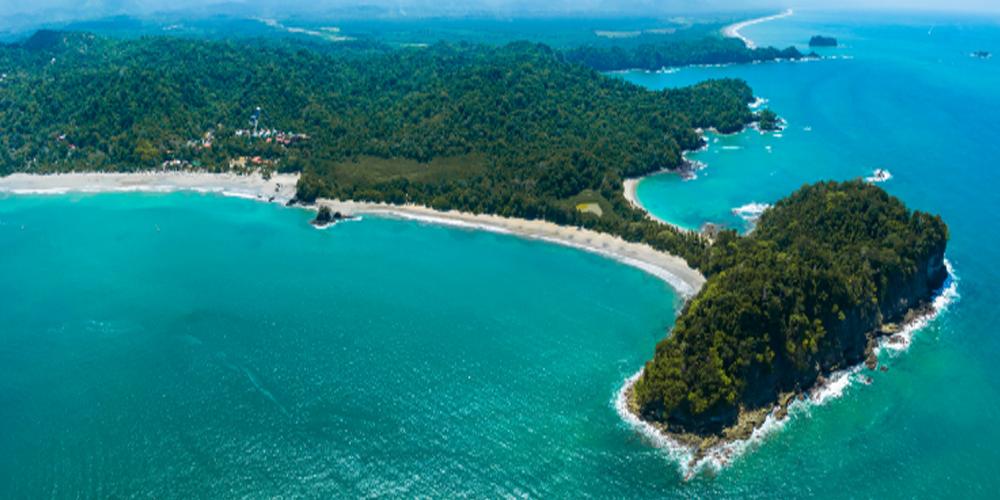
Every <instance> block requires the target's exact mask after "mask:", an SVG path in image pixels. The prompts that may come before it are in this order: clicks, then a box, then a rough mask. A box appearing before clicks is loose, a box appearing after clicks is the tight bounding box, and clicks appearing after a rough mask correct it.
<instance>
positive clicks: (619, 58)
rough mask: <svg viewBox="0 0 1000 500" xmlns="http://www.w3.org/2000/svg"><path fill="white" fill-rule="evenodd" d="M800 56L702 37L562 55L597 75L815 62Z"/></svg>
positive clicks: (791, 49) (793, 51) (589, 48)
mask: <svg viewBox="0 0 1000 500" xmlns="http://www.w3.org/2000/svg"><path fill="white" fill-rule="evenodd" d="M818 57H819V56H818V55H816V54H815V53H809V54H803V53H802V52H799V50H798V49H796V48H795V47H788V48H786V49H783V50H779V49H776V48H774V47H761V48H756V49H751V48H748V47H747V46H746V44H745V43H744V42H743V40H740V39H739V38H716V37H704V38H699V39H697V40H685V41H678V42H673V43H666V44H643V45H639V46H637V47H632V48H623V47H597V46H581V47H576V48H573V49H569V50H567V51H566V60H567V61H571V62H578V63H581V64H585V65H587V66H589V67H591V68H594V69H596V70H598V71H624V70H629V69H644V70H647V71H657V70H660V69H663V68H667V67H677V66H691V65H697V64H737V63H744V64H745V63H752V62H761V61H774V60H776V59H791V60H796V59H806V58H818Z"/></svg>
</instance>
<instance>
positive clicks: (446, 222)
mask: <svg viewBox="0 0 1000 500" xmlns="http://www.w3.org/2000/svg"><path fill="white" fill-rule="evenodd" d="M367 213H384V214H390V215H394V216H396V217H400V218H403V219H409V220H415V221H418V222H426V223H429V224H434V225H438V226H454V227H461V228H466V229H476V230H479V231H489V232H491V233H500V234H514V232H513V231H509V230H507V229H504V228H502V227H497V226H491V225H489V224H477V223H475V222H466V221H463V220H455V219H449V218H447V217H434V216H433V215H415V214H409V213H405V212H396V211H393V210H379V211H370V212H367Z"/></svg>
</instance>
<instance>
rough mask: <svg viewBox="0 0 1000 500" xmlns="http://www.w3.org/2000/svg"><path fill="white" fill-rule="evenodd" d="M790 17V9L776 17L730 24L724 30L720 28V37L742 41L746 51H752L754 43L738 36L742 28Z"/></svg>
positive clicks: (754, 46)
mask: <svg viewBox="0 0 1000 500" xmlns="http://www.w3.org/2000/svg"><path fill="white" fill-rule="evenodd" d="M790 15H792V9H788V10H786V11H784V12H782V13H781V14H776V15H773V16H767V17H759V18H757V19H751V20H749V21H743V22H739V23H735V24H730V25H729V26H726V27H725V28H722V35H723V36H726V37H729V38H739V39H740V40H743V43H745V44H746V45H747V48H748V49H753V48H756V47H757V45H756V44H755V43H753V41H752V40H750V39H749V38H746V37H744V36H743V35H740V33H739V31H740V30H741V29H743V28H745V27H747V26H750V25H751V24H757V23H763V22H765V21H772V20H774V19H780V18H782V17H788V16H790Z"/></svg>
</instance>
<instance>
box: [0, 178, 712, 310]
mask: <svg viewBox="0 0 1000 500" xmlns="http://www.w3.org/2000/svg"><path fill="white" fill-rule="evenodd" d="M298 178H299V176H298V174H276V175H274V176H271V177H270V178H269V179H264V178H263V177H261V175H260V174H251V175H236V174H231V173H229V174H212V173H207V172H149V171H147V172H141V173H103V172H102V173H66V174H51V175H37V174H13V175H10V176H8V177H0V195H3V194H4V193H10V194H15V195H17V194H21V195H30V194H67V193H102V192H111V193H114V192H153V193H169V192H177V191H193V192H198V193H218V194H222V195H224V196H234V197H239V198H246V199H250V200H256V201H263V202H274V203H281V204H285V203H287V202H288V201H290V200H292V199H294V197H295V185H296V183H297V182H298ZM317 203H318V205H326V206H328V207H330V209H331V210H333V211H335V212H341V213H342V214H349V215H354V214H371V215H376V216H385V217H396V218H405V219H411V220H418V221H423V222H427V223H431V224H437V225H446V226H457V227H466V228H470V229H478V230H485V231H491V232H497V233H504V234H512V235H515V236H519V237H523V238H527V239H534V240H541V241H545V242H548V243H555V244H559V245H563V246H569V247H573V248H577V249H580V250H584V251H587V252H590V253H595V254H598V255H601V256H603V257H607V258H610V259H613V260H616V261H618V262H621V263H623V264H626V265H629V266H632V267H635V268H637V269H640V270H642V271H645V272H647V273H649V274H651V275H653V276H656V277H657V278H659V279H662V280H663V281H665V282H667V283H668V284H669V285H670V286H671V287H673V288H674V289H675V290H677V291H678V292H679V293H680V294H682V295H685V296H689V297H690V296H693V295H695V294H697V293H698V291H699V290H701V287H702V285H703V284H704V283H705V277H704V276H702V275H701V273H699V272H698V271H696V270H694V269H692V268H691V267H689V266H688V265H687V262H685V261H684V259H682V258H680V257H677V256H674V255H671V254H668V253H665V252H660V251H658V250H655V249H653V247H651V246H649V245H645V244H641V243H631V242H627V241H625V240H623V239H621V238H619V237H617V236H612V235H610V234H605V233H598V232H596V231H591V230H588V229H583V228H576V227H572V226H560V225H558V224H555V223H552V222H545V221H540V220H527V219H513V218H510V219H509V218H505V217H501V216H498V215H486V214H472V213H466V212H456V211H449V212H439V211H437V210H434V209H431V208H428V207H422V206H416V205H387V204H384V203H371V202H356V201H335V200H318V201H317ZM318 205H317V206H318ZM306 208H314V207H306Z"/></svg>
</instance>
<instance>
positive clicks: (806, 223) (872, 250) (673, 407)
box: [635, 180, 948, 422]
mask: <svg viewBox="0 0 1000 500" xmlns="http://www.w3.org/2000/svg"><path fill="white" fill-rule="evenodd" d="M947 240H948V227H947V226H946V225H945V223H944V222H943V221H942V220H941V217H940V216H936V215H935V216H932V215H930V214H926V213H922V212H919V211H912V212H911V211H910V210H909V209H907V208H906V206H905V205H903V203H902V202H901V201H900V200H899V199H897V198H895V197H892V196H889V195H888V194H887V193H886V192H885V191H884V190H883V189H881V188H879V187H877V186H874V185H871V184H868V183H866V182H863V181H861V180H856V181H850V182H844V183H837V182H834V181H829V182H819V183H816V184H814V185H811V186H809V185H807V186H803V187H802V188H801V189H799V190H798V191H796V192H795V193H792V194H791V195H790V196H788V197H787V198H784V199H782V200H780V201H778V202H777V203H776V204H775V205H774V207H773V208H770V209H768V210H766V211H765V212H764V214H763V215H762V216H761V219H760V222H759V223H758V225H757V228H756V230H755V231H754V232H753V233H752V234H751V235H750V236H748V237H743V238H739V237H737V236H736V235H735V233H733V232H731V231H727V232H724V233H723V234H722V236H721V237H720V238H718V239H717V240H716V242H715V244H714V245H713V246H712V248H711V250H710V253H711V256H710V257H709V259H708V261H709V264H708V266H707V267H706V268H705V271H707V272H708V273H710V274H711V275H712V276H711V277H710V278H709V279H708V282H707V283H706V284H705V286H704V287H703V288H702V290H701V292H699V293H698V295H697V296H695V297H694V299H693V300H692V301H690V302H689V303H688V304H687V305H686V306H685V308H684V310H683V311H682V313H681V315H680V317H679V318H678V319H677V322H676V324H675V326H674V329H673V332H672V334H671V335H670V336H669V337H667V338H666V339H664V340H662V341H660V343H659V344H657V346H656V353H655V357H654V359H653V360H652V361H649V362H647V363H646V368H645V371H644V374H643V376H642V377H641V378H640V379H639V380H638V381H637V382H636V384H635V396H636V399H637V402H638V403H639V405H640V407H642V408H643V411H644V412H646V413H650V414H658V415H662V416H665V417H670V416H674V417H679V418H680V419H681V420H686V421H694V422H704V421H707V420H709V419H710V418H712V417H713V416H716V415H718V414H720V413H724V410H725V409H726V408H732V407H734V406H735V405H737V404H740V403H743V402H744V395H745V391H746V390H747V388H748V384H750V383H751V381H752V380H758V379H759V378H760V377H766V376H772V375H777V379H778V381H779V382H778V383H779V385H781V384H787V386H786V387H781V389H782V390H784V391H790V390H794V389H796V388H797V387H795V384H796V383H798V382H799V381H801V380H803V379H804V378H808V377H809V376H815V374H816V367H817V366H818V365H822V364H824V363H823V362H822V360H824V359H825V357H826V356H827V355H828V354H829V353H830V352H831V351H834V350H836V349H838V348H839V346H837V345H836V341H835V339H834V338H833V336H832V335H828V332H827V330H828V329H831V328H835V327H837V326H838V325H840V324H841V323H842V322H843V321H845V320H846V319H847V318H846V317H845V314H851V313H852V311H855V312H857V313H859V314H861V315H863V316H864V315H874V314H876V310H877V308H878V304H880V303H885V302H887V301H888V297H889V290H890V283H891V282H892V280H893V279H894V278H899V277H909V276H912V275H913V273H915V272H917V270H918V268H919V266H918V265H919V264H920V263H921V262H924V263H925V262H926V261H927V258H928V256H929V255H931V254H932V252H933V251H934V250H943V248H944V245H945V244H946V242H947ZM862 333H863V332H862ZM798 388H803V387H798Z"/></svg>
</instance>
